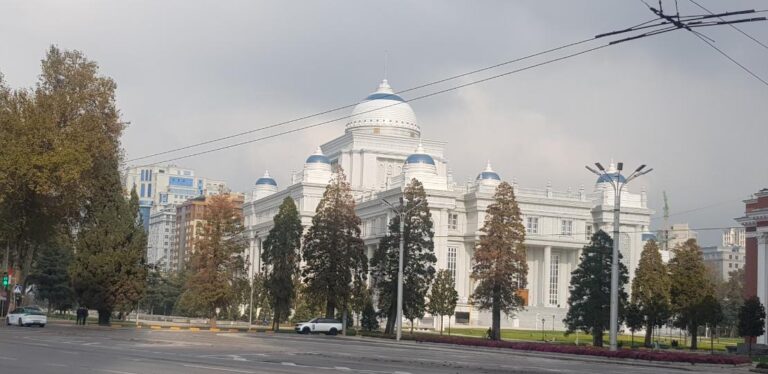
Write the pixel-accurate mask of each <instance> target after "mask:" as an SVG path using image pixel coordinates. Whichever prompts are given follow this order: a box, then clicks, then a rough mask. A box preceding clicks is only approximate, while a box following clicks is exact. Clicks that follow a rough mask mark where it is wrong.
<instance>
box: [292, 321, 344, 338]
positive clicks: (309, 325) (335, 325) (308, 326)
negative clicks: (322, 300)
mask: <svg viewBox="0 0 768 374" xmlns="http://www.w3.org/2000/svg"><path fill="white" fill-rule="evenodd" d="M341 328H342V326H341V321H340V320H338V319H332V318H314V319H312V320H310V321H309V322H301V323H297V324H296V327H295V328H294V329H295V330H296V332H297V333H299V334H311V333H313V332H322V333H326V334H328V335H336V334H337V333H338V332H339V331H341Z"/></svg>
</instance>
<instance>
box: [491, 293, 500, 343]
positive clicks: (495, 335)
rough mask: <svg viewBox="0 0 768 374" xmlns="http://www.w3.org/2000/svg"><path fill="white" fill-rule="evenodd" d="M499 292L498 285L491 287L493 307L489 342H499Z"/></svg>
mask: <svg viewBox="0 0 768 374" xmlns="http://www.w3.org/2000/svg"><path fill="white" fill-rule="evenodd" d="M500 294H501V290H500V289H499V286H498V285H495V286H493V307H492V312H491V314H492V316H491V319H492V322H491V340H501V305H500V300H499V299H500V298H501V295H500Z"/></svg>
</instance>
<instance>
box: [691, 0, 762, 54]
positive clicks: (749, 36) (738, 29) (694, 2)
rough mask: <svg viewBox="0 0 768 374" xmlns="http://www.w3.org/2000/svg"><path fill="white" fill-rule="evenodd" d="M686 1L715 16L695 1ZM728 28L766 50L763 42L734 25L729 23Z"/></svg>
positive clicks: (720, 18) (721, 18)
mask: <svg viewBox="0 0 768 374" xmlns="http://www.w3.org/2000/svg"><path fill="white" fill-rule="evenodd" d="M688 1H690V2H692V3H693V4H695V5H696V6H697V7H699V8H701V9H702V10H704V11H705V12H707V13H709V14H711V15H714V14H715V13H712V11H711V10H709V9H707V8H705V7H704V6H703V5H701V4H699V3H697V2H696V1H695V0H688ZM717 18H718V19H719V20H721V21H725V19H723V17H717ZM728 26H731V27H732V28H733V29H734V30H736V31H738V32H740V33H741V34H742V35H744V36H746V37H747V38H749V39H752V41H753V42H755V43H757V44H759V45H760V46H762V47H763V48H765V49H768V45H765V44H764V43H763V42H761V41H759V40H757V39H756V38H754V37H753V36H752V35H749V34H747V32H746V31H744V30H742V29H740V28H738V27H737V26H736V25H733V24H730V23H729V24H728Z"/></svg>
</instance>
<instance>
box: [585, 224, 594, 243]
mask: <svg viewBox="0 0 768 374" xmlns="http://www.w3.org/2000/svg"><path fill="white" fill-rule="evenodd" d="M585 229H586V230H585V231H584V233H585V234H586V235H585V236H586V239H587V240H592V234H594V233H593V232H592V230H593V228H592V224H590V223H589V222H587V225H586V226H585Z"/></svg>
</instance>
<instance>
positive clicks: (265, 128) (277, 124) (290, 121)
mask: <svg viewBox="0 0 768 374" xmlns="http://www.w3.org/2000/svg"><path fill="white" fill-rule="evenodd" d="M648 22H650V21H648ZM645 23H647V22H644V23H642V24H645ZM642 24H641V25H642ZM595 39H596V38H595V37H591V38H587V39H582V40H579V41H576V42H572V43H568V44H564V45H561V46H559V47H555V48H550V49H547V50H544V51H541V52H536V53H533V54H530V55H527V56H523V57H518V58H515V59H511V60H506V61H503V62H500V63H497V64H493V65H489V66H485V67H482V68H479V69H475V70H472V71H468V72H465V73H461V74H457V75H452V76H450V77H446V78H442V79H438V80H435V81H431V82H427V83H424V84H420V85H417V86H414V87H411V88H407V89H404V90H401V91H397V92H395V93H396V94H398V95H401V94H404V93H407V92H411V91H415V90H419V89H422V88H427V87H430V86H434V85H437V84H440V83H445V82H448V81H452V80H456V79H459V78H463V77H466V76H469V75H474V74H477V73H482V72H485V71H488V70H492V69H496V68H499V67H502V66H506V65H509V64H513V63H516V62H520V61H524V60H528V59H531V58H534V57H538V56H542V55H545V54H548V53H552V52H557V51H559V50H562V49H566V48H570V47H575V46H577V45H580V44H584V43H587V42H590V41H592V40H595ZM359 103H360V101H356V102H354V103H352V104H347V105H342V106H338V107H335V108H331V109H327V110H323V111H320V112H317V113H313V114H308V115H306V116H302V117H297V118H293V119H290V120H287V121H282V122H276V123H272V124H269V125H266V126H262V127H258V128H255V129H251V130H247V131H242V132H239V133H235V134H231V135H227V136H222V137H219V138H215V139H210V140H206V141H203V142H199V143H194V144H190V145H186V146H182V147H178V148H173V149H169V150H166V151H162V152H157V153H153V154H149V155H145V156H141V157H136V158H133V159H130V160H128V162H133V161H139V160H144V159H147V158H151V157H157V156H162V155H166V154H169V153H174V152H178V151H183V150H187V149H190V148H196V147H200V146H203V145H208V144H212V143H217V142H221V141H224V140H229V139H233V138H236V137H240V136H243V135H248V134H253V133H256V132H259V131H264V130H268V129H272V128H276V127H281V126H285V125H289V124H291V123H295V122H300V121H303V120H307V119H310V118H314V117H319V116H322V115H325V114H330V113H334V112H338V111H340V110H344V109H351V108H353V107H354V106H355V105H357V104H359Z"/></svg>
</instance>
